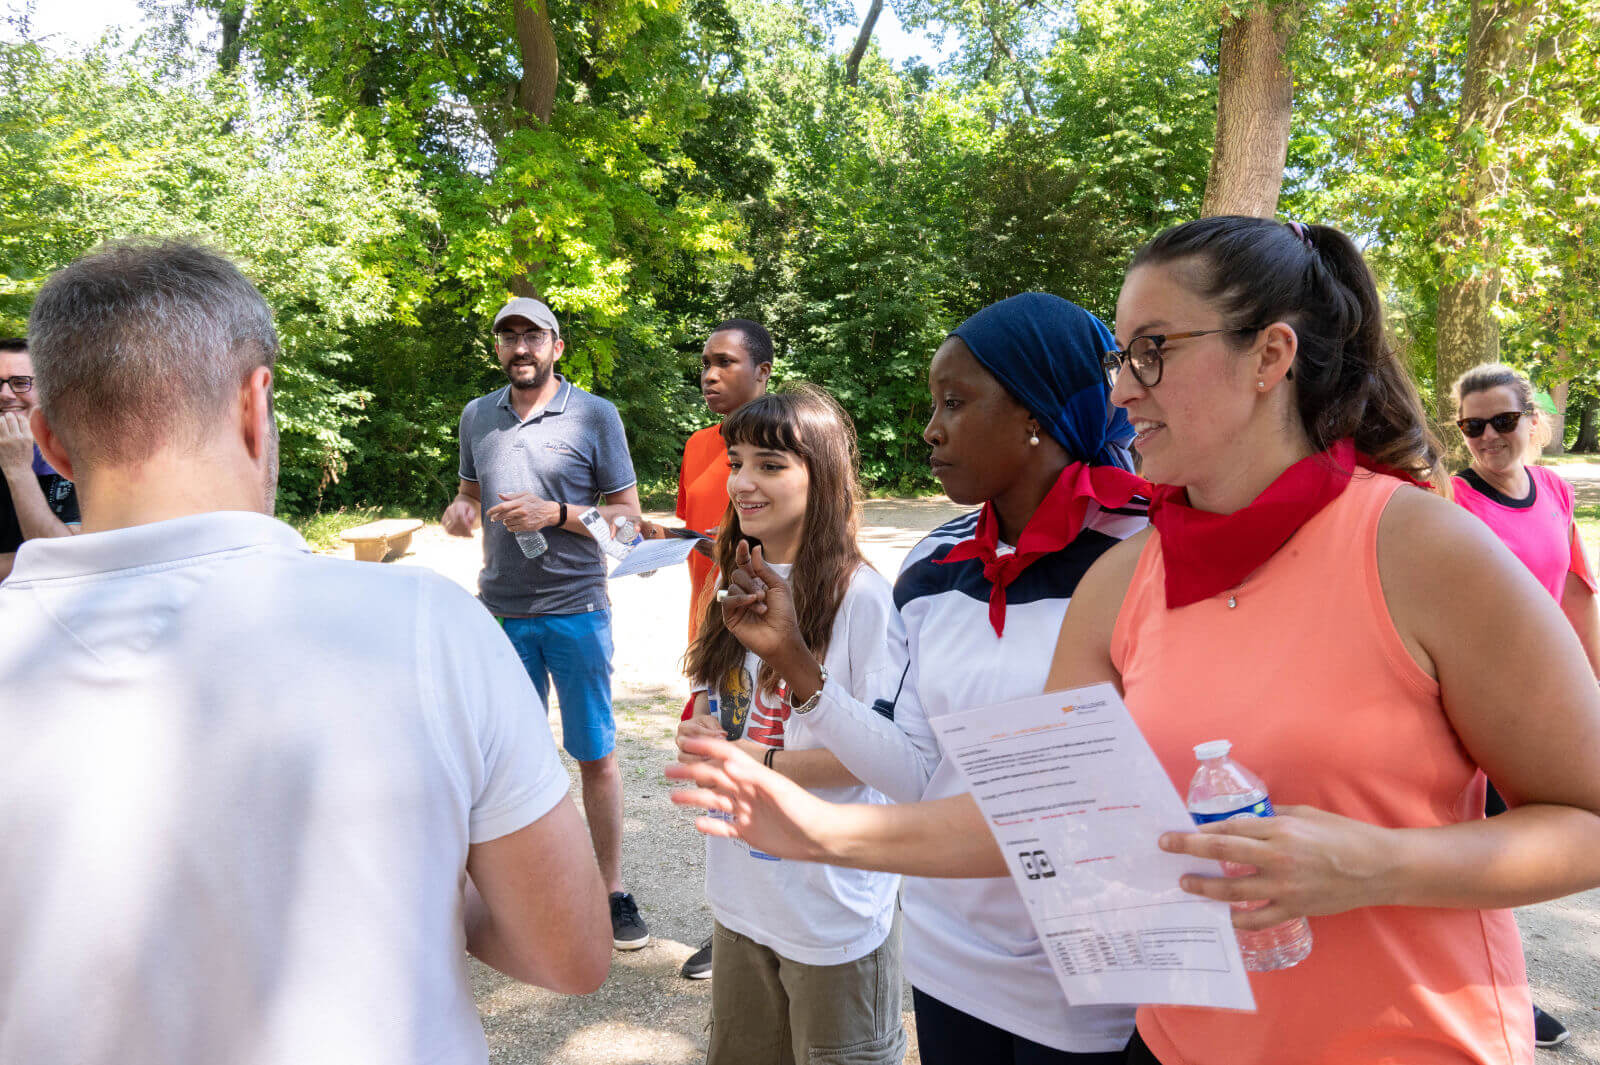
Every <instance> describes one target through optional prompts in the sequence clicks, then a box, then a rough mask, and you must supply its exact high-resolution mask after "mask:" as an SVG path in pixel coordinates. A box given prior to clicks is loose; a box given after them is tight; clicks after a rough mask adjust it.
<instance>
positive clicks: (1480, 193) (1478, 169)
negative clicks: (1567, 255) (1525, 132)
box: [1434, 0, 1539, 418]
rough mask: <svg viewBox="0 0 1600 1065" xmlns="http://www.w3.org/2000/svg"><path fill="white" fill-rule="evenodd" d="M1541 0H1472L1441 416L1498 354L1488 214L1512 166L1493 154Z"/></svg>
mask: <svg viewBox="0 0 1600 1065" xmlns="http://www.w3.org/2000/svg"><path fill="white" fill-rule="evenodd" d="M1538 5H1539V0H1473V4H1472V19H1471V24H1470V29H1469V37H1468V40H1467V63H1466V74H1465V79H1464V84H1463V86H1462V90H1461V113H1460V115H1459V116H1458V118H1457V120H1456V135H1455V151H1454V153H1453V155H1454V157H1455V158H1456V159H1457V160H1458V161H1459V164H1460V165H1459V169H1458V170H1457V172H1456V178H1455V182H1454V184H1455V196H1456V206H1455V207H1454V209H1452V210H1451V211H1450V212H1449V213H1448V214H1447V215H1446V216H1445V217H1444V219H1443V220H1442V221H1441V223H1440V226H1439V243H1440V245H1441V246H1442V247H1443V248H1444V256H1443V262H1442V264H1441V265H1442V267H1443V275H1444V276H1443V277H1442V278H1440V282H1439V305H1438V312H1437V313H1438V349H1437V352H1436V355H1435V360H1436V361H1435V367H1434V372H1435V381H1436V383H1437V386H1438V387H1437V388H1436V389H1435V391H1436V393H1437V395H1438V397H1439V401H1438V406H1439V416H1440V417H1441V418H1446V417H1448V416H1449V411H1447V410H1446V407H1447V406H1448V398H1447V397H1448V393H1449V384H1450V382H1452V381H1454V380H1455V379H1456V378H1457V377H1459V376H1460V375H1461V374H1463V373H1465V372H1466V371H1467V370H1469V369H1471V368H1472V367H1473V366H1476V365H1477V364H1478V363H1480V362H1496V361H1498V360H1499V357H1500V323H1499V322H1497V321H1495V317H1494V305H1495V302H1496V301H1497V300H1498V299H1499V298H1500V268H1499V265H1498V258H1499V250H1500V249H1499V245H1498V242H1497V241H1496V240H1495V237H1494V234H1493V233H1492V232H1490V231H1489V230H1488V229H1487V228H1486V227H1485V226H1484V224H1483V220H1482V212H1483V209H1484V208H1485V207H1486V206H1488V205H1489V203H1490V201H1492V200H1494V199H1495V198H1496V197H1497V196H1498V195H1499V194H1500V192H1501V190H1502V189H1503V188H1504V187H1505V183H1506V178H1507V171H1506V167H1505V164H1504V163H1503V162H1501V161H1500V160H1499V159H1498V158H1497V157H1496V153H1495V151H1494V149H1495V144H1496V140H1497V138H1498V137H1499V135H1500V130H1501V127H1502V126H1503V125H1504V123H1505V116H1506V112H1507V110H1508V109H1509V108H1510V106H1511V103H1512V101H1513V100H1514V99H1516V97H1517V96H1518V95H1520V90H1519V88H1518V87H1516V86H1514V85H1513V84H1512V82H1513V81H1514V80H1515V79H1514V75H1515V74H1516V73H1517V72H1518V70H1519V69H1522V68H1525V67H1527V66H1528V65H1529V63H1531V61H1532V58H1533V57H1532V55H1531V53H1530V52H1528V50H1527V49H1525V48H1524V47H1523V40H1524V38H1525V36H1526V35H1527V31H1528V23H1529V21H1530V20H1531V19H1532V17H1533V14H1534V11H1535V10H1536V8H1537V7H1538Z"/></svg>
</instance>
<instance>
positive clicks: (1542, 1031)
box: [1533, 1006, 1572, 1047]
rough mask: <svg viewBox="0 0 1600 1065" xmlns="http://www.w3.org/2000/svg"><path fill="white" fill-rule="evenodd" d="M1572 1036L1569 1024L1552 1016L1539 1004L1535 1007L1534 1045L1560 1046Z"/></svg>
mask: <svg viewBox="0 0 1600 1065" xmlns="http://www.w3.org/2000/svg"><path fill="white" fill-rule="evenodd" d="M1571 1038H1572V1033H1571V1032H1569V1031H1567V1026H1566V1025H1564V1024H1562V1023H1561V1022H1560V1021H1558V1020H1556V1019H1555V1018H1554V1017H1552V1016H1550V1015H1549V1014H1548V1013H1546V1012H1545V1011H1544V1010H1542V1009H1540V1008H1539V1007H1538V1006H1535V1007H1533V1045H1534V1046H1536V1047H1558V1046H1560V1045H1561V1044H1562V1043H1565V1042H1566V1041H1567V1040H1568V1039H1571Z"/></svg>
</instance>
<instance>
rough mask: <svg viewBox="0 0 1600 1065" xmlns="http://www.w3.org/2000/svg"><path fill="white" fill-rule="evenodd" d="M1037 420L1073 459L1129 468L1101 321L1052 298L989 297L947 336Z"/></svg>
mask: <svg viewBox="0 0 1600 1065" xmlns="http://www.w3.org/2000/svg"><path fill="white" fill-rule="evenodd" d="M950 335H951V336H958V337H960V338H961V339H962V341H963V342H965V344H966V345H967V347H968V348H970V349H971V351H972V354H973V355H974V356H976V357H977V360H978V361H979V362H980V363H982V364H983V366H984V368H985V369H987V370H988V371H989V372H990V373H992V374H994V376H995V377H996V378H997V379H998V380H999V382H1000V384H1001V385H1003V386H1004V387H1005V390H1006V391H1007V392H1009V393H1011V395H1012V396H1013V397H1014V398H1015V399H1016V400H1017V402H1019V403H1021V404H1022V405H1023V406H1024V407H1026V408H1027V409H1028V413H1029V414H1032V415H1033V416H1034V417H1035V418H1037V419H1039V424H1040V425H1041V426H1043V428H1044V430H1045V432H1047V433H1049V434H1050V435H1051V436H1053V437H1055V438H1056V440H1057V441H1058V442H1060V444H1061V446H1062V447H1064V448H1066V449H1067V454H1068V455H1069V456H1070V457H1071V458H1072V459H1073V460H1075V461H1080V462H1087V463H1089V464H1090V465H1093V466H1116V467H1119V468H1121V469H1124V470H1131V469H1133V456H1132V455H1130V454H1129V452H1128V447H1127V445H1128V442H1129V441H1131V440H1132V439H1133V426H1132V425H1131V424H1129V422H1128V415H1127V412H1126V411H1124V410H1122V408H1120V407H1113V406H1112V405H1111V384H1110V382H1109V381H1107V380H1106V372H1105V368H1104V366H1103V365H1102V364H1101V359H1102V358H1103V357H1104V356H1105V353H1106V352H1108V351H1110V350H1111V349H1112V348H1115V347H1116V346H1117V345H1116V341H1115V340H1114V339H1113V337H1112V336H1111V330H1109V329H1107V328H1106V327H1105V324H1104V323H1103V322H1101V321H1100V319H1098V318H1096V317H1095V316H1094V315H1092V314H1090V313H1089V312H1088V311H1086V310H1084V309H1083V308H1082V307H1079V306H1078V305H1077V304H1075V303H1069V302H1067V301H1066V300H1064V299H1062V298H1061V297H1060V296H1052V295H1050V294H1049V293H1047V292H1024V293H1023V294H1022V295H1020V296H1012V297H1011V298H1010V299H1005V300H1001V301H1000V302H999V303H993V304H990V305H989V306H987V307H985V308H984V309H983V310H981V311H979V312H978V313H977V314H974V315H973V316H972V317H971V318H968V319H967V320H966V321H964V322H962V323H961V324H960V325H958V326H957V327H956V328H955V330H954V331H953V332H952V333H951V334H950Z"/></svg>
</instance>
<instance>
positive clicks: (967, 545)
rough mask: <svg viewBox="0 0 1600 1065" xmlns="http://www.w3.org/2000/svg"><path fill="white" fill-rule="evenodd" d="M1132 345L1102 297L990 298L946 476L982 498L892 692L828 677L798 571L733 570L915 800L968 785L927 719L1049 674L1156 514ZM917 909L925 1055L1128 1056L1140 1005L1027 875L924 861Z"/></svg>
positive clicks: (1029, 687)
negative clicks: (1075, 995)
mask: <svg viewBox="0 0 1600 1065" xmlns="http://www.w3.org/2000/svg"><path fill="white" fill-rule="evenodd" d="M1113 347H1115V345H1114V343H1113V342H1112V337H1111V334H1110V332H1109V331H1108V330H1107V329H1106V327H1105V326H1104V325H1103V324H1101V322H1100V321H1099V320H1098V319H1097V318H1095V317H1094V316H1093V315H1092V314H1089V313H1088V312H1087V311H1085V310H1083V309H1082V308H1080V307H1077V306H1075V305H1074V304H1071V303H1068V302H1067V301H1066V300H1064V299H1061V298H1059V297H1057V296H1050V295H1046V294H1044V293H1039V292H1030V293H1025V294H1023V295H1020V296H1014V297H1012V298H1010V299H1007V300H1004V301H1002V302H1000V303H996V304H994V305H992V306H990V307H986V308H984V309H983V310H981V311H979V312H978V313H977V314H975V315H973V316H972V317H971V318H969V319H967V320H966V321H965V322H963V323H962V324H961V325H960V326H959V327H957V328H956V330H955V331H954V332H952V333H951V334H950V336H949V337H948V338H946V340H945V342H944V343H943V344H942V345H941V346H940V348H939V350H938V352H937V353H936V354H935V355H934V357H933V362H932V365H931V366H930V367H929V370H928V388H929V391H930V392H931V394H932V399H933V414H932V417H931V418H930V419H929V421H928V426H927V428H926V429H925V430H924V431H923V439H924V440H926V441H927V443H928V445H929V447H930V448H932V454H931V455H930V457H929V461H930V463H931V466H932V470H933V475H934V476H935V477H937V478H938V479H939V482H940V483H941V484H942V485H943V486H944V489H945V491H946V493H948V494H949V496H950V498H951V499H952V500H954V501H955V502H957V503H960V504H964V505H968V506H979V507H980V509H978V510H975V511H973V512H971V513H968V514H965V515H963V516H962V517H960V518H957V519H955V520H954V521H950V522H947V523H946V524H944V525H942V526H940V527H939V528H938V529H935V530H934V531H933V532H932V533H930V534H929V535H928V536H927V537H926V538H925V539H924V540H923V541H922V542H921V543H919V544H918V545H917V546H916V547H915V548H914V549H913V550H912V551H911V553H910V554H909V555H908V556H907V558H906V561H905V564H904V565H903V567H902V568H901V571H900V577H899V579H898V581H896V583H895V605H896V606H897V607H898V608H899V610H900V613H901V616H902V618H903V619H904V622H905V629H906V637H907V641H908V645H909V648H910V665H909V666H908V668H907V672H906V677H905V680H904V682H903V684H902V686H901V690H900V692H899V695H898V697H897V698H896V699H895V701H894V703H893V705H883V704H881V703H880V705H878V706H876V707H874V708H873V709H876V710H877V711H878V713H877V714H870V713H861V712H860V709H861V708H859V707H852V706H850V705H848V700H849V698H850V696H849V693H848V692H845V691H842V690H840V686H839V685H838V684H828V683H827V678H826V674H824V673H823V672H822V671H821V669H820V667H819V666H818V664H817V662H816V660H815V658H813V657H812V656H811V654H810V652H809V651H807V650H806V648H805V643H804V641H803V640H802V639H801V638H800V635H799V631H798V628H797V627H796V626H795V625H794V622H793V618H794V612H793V609H792V603H791V602H790V601H789V598H788V589H787V587H786V586H785V585H784V584H783V581H782V579H781V578H780V577H778V575H777V574H776V573H774V572H772V571H771V570H770V569H768V568H767V567H766V566H765V564H764V563H762V562H761V561H760V560H759V559H757V560H753V561H752V564H751V565H750V566H747V567H744V568H742V569H739V570H736V571H735V572H734V573H733V574H731V575H730V578H729V585H730V595H729V597H728V599H727V602H726V607H725V609H726V610H727V612H728V613H727V619H728V624H729V627H730V628H731V629H733V630H734V631H736V632H737V633H738V635H739V638H740V640H741V641H743V642H744V643H745V645H746V646H747V647H749V648H750V649H751V650H753V651H755V652H756V653H757V654H758V655H760V656H761V658H762V659H763V661H766V662H768V663H771V664H772V665H773V666H774V667H775V668H776V669H777V670H778V672H779V674H780V675H781V676H782V677H783V678H784V680H785V682H786V683H787V685H788V688H789V700H790V704H791V706H792V707H793V708H794V709H793V711H792V712H793V713H798V714H804V715H806V722H807V725H808V727H809V728H811V729H812V730H813V734H814V735H817V736H819V737H820V738H821V739H822V741H823V742H824V743H825V744H826V745H827V746H828V747H829V749H830V750H832V751H833V752H834V754H835V755H837V756H838V758H839V760H840V761H841V762H842V763H843V764H844V765H845V767H846V768H848V769H849V770H850V771H851V772H853V773H854V774H855V775H856V776H857V777H858V778H860V779H861V780H862V781H863V782H864V783H867V784H870V785H871V786H872V787H874V788H877V789H878V790H879V791H881V792H883V793H884V794H885V795H887V796H889V797H890V798H891V799H893V800H895V801H896V802H916V801H919V800H925V799H942V798H948V797H951V796H955V795H959V794H961V793H963V792H965V791H966V790H967V789H966V787H965V785H964V784H963V782H962V779H961V776H960V774H959V772H958V771H957V769H956V766H955V765H954V763H952V762H947V761H945V760H944V759H943V758H942V757H941V755H940V752H939V747H938V744H937V742H936V741H935V739H934V736H933V732H932V730H931V728H930V727H929V725H928V718H930V717H934V716H938V715H940V714H946V713H954V712H958V711H961V710H965V709H970V708H971V707H974V706H983V705H987V704H992V703H996V702H1001V701H1004V700H1006V699H1012V698H1017V697H1020V696H1024V695H1033V694H1037V693H1038V692H1040V691H1043V690H1044V682H1045V675H1046V672H1047V670H1048V669H1049V665H1050V660H1051V654H1052V652H1053V650H1054V648H1055V643H1056V636H1057V633H1058V632H1059V631H1060V628H1061V621H1062V618H1063V616H1064V615H1065V613H1066V609H1067V601H1068V600H1069V599H1070V598H1071V596H1072V593H1073V589H1074V588H1075V587H1076V585H1077V582H1078V578H1079V577H1081V576H1082V575H1083V573H1084V572H1085V571H1086V570H1087V569H1088V568H1089V566H1090V565H1091V564H1092V563H1093V562H1094V561H1095V560H1096V559H1097V558H1099V557H1100V555H1101V554H1103V553H1104V552H1105V551H1106V550H1108V549H1109V548H1111V547H1112V546H1114V545H1115V544H1117V543H1118V542H1120V541H1121V540H1123V539H1124V538H1126V537H1128V536H1131V535H1133V534H1134V533H1136V532H1138V531H1139V530H1140V529H1142V528H1144V526H1145V524H1146V516H1145V500H1144V499H1143V498H1141V497H1140V495H1139V493H1140V492H1141V491H1142V490H1143V488H1144V483H1143V482H1142V481H1140V480H1139V479H1138V478H1137V477H1135V476H1134V475H1133V473H1132V472H1131V466H1132V464H1131V461H1130V459H1129V454H1128V451H1127V449H1126V446H1125V445H1126V443H1127V442H1128V441H1129V440H1130V439H1131V438H1132V436H1133V430H1132V427H1131V426H1130V425H1129V424H1128V421H1127V418H1126V416H1125V415H1124V414H1123V413H1122V412H1121V411H1120V410H1117V409H1116V408H1113V407H1112V406H1111V404H1110V402H1109V392H1110V386H1109V384H1108V383H1107V380H1106V375H1105V372H1104V370H1103V369H1102V365H1101V360H1102V358H1103V357H1104V353H1105V352H1106V351H1108V350H1110V349H1112V348H1113ZM758 581H759V582H761V583H760V584H758V583H757V582H758ZM762 585H765V587H762ZM904 910H905V938H904V964H905V969H906V973H907V975H908V976H909V977H910V979H911V983H912V987H913V991H914V998H915V1005H916V1014H917V1033H918V1042H919V1045H920V1048H921V1054H922V1060H923V1062H924V1063H925V1065H947V1063H948V1065H955V1063H963V1065H965V1063H969V1062H984V1063H986V1065H989V1063H993V1065H1024V1063H1026V1065H1046V1063H1072V1065H1110V1063H1111V1062H1120V1061H1121V1060H1122V1052H1123V1048H1124V1046H1125V1045H1126V1044H1127V1042H1128V1039H1129V1037H1130V1036H1131V1034H1132V1032H1133V1010H1132V1009H1131V1008H1125V1007H1101V1006H1092V1007H1070V1006H1068V1005H1067V1002H1066V1000H1065V998H1064V997H1063V996H1062V993H1061V989H1060V985H1059V984H1058V983H1057V981H1056V978H1055V975H1054V973H1053V972H1052V971H1051V968H1050V963H1049V960H1048V959H1047V958H1046V956H1045V953H1044V948H1043V946H1042V945H1041V944H1040V942H1039V940H1038V938H1037V937H1036V936H1035V935H1034V933H1033V926H1032V923H1031V922H1030V920H1029V918H1028V914H1027V911H1026V909H1025V907H1024V905H1023V902H1022V898H1021V896H1020V895H1019V894H1018V892H1017V889H1016V887H1015V886H1014V885H1013V884H1012V882H1011V880H1010V879H1009V878H1004V877H1002V878H993V879H971V880H923V879H918V878H914V877H912V878H907V880H906V885H905V896H904Z"/></svg>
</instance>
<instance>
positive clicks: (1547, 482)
mask: <svg viewBox="0 0 1600 1065" xmlns="http://www.w3.org/2000/svg"><path fill="white" fill-rule="evenodd" d="M1527 470H1528V479H1529V481H1530V482H1531V483H1532V485H1533V492H1532V496H1533V498H1532V499H1531V500H1528V501H1525V502H1524V501H1512V500H1507V499H1506V498H1505V497H1504V496H1501V495H1499V493H1495V494H1494V495H1488V494H1486V493H1484V492H1480V491H1479V490H1478V488H1477V487H1476V486H1475V485H1474V484H1473V483H1472V482H1471V481H1469V480H1467V479H1466V478H1465V477H1456V478H1455V479H1454V480H1453V481H1452V482H1451V487H1452V488H1453V489H1454V490H1455V499H1456V502H1457V503H1458V504H1460V505H1461V506H1462V507H1464V508H1465V509H1467V510H1468V511H1470V512H1471V513H1473V514H1475V515H1477V516H1478V517H1479V518H1481V519H1482V520H1483V522H1484V523H1485V524H1486V525H1488V526H1489V528H1491V529H1493V530H1494V534H1495V535H1496V536H1498V537H1500V540H1501V542H1503V543H1504V544H1505V545H1506V546H1507V547H1509V548H1511V553H1512V554H1514V555H1516V556H1517V557H1518V558H1519V559H1521V560H1522V564H1523V565H1525V566H1527V567H1528V569H1529V570H1530V571H1532V573H1533V575H1534V577H1536V578H1538V581H1539V583H1540V584H1542V585H1544V587H1545V591H1547V592H1549V593H1550V594H1551V595H1553V596H1555V598H1556V602H1558V603H1559V602H1561V600H1562V597H1563V595H1564V594H1565V592H1566V590H1567V574H1568V573H1575V574H1577V575H1578V576H1579V577H1581V578H1582V579H1583V581H1584V583H1585V584H1587V585H1588V586H1589V589H1590V591H1593V590H1594V588H1595V582H1594V578H1593V577H1592V576H1591V575H1590V573H1589V563H1588V560H1587V559H1586V558H1585V557H1584V553H1583V542H1582V541H1581V540H1579V539H1578V530H1577V529H1576V528H1575V527H1574V526H1573V524H1572V514H1573V509H1574V507H1576V505H1577V502H1576V500H1575V498H1574V496H1573V492H1572V486H1571V485H1570V484H1568V483H1567V482H1566V481H1565V480H1563V479H1562V478H1561V476H1560V475H1559V474H1556V473H1552V472H1551V471H1550V470H1547V469H1545V468H1544V467H1543V466H1529V467H1527ZM1491 491H1492V489H1491Z"/></svg>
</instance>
